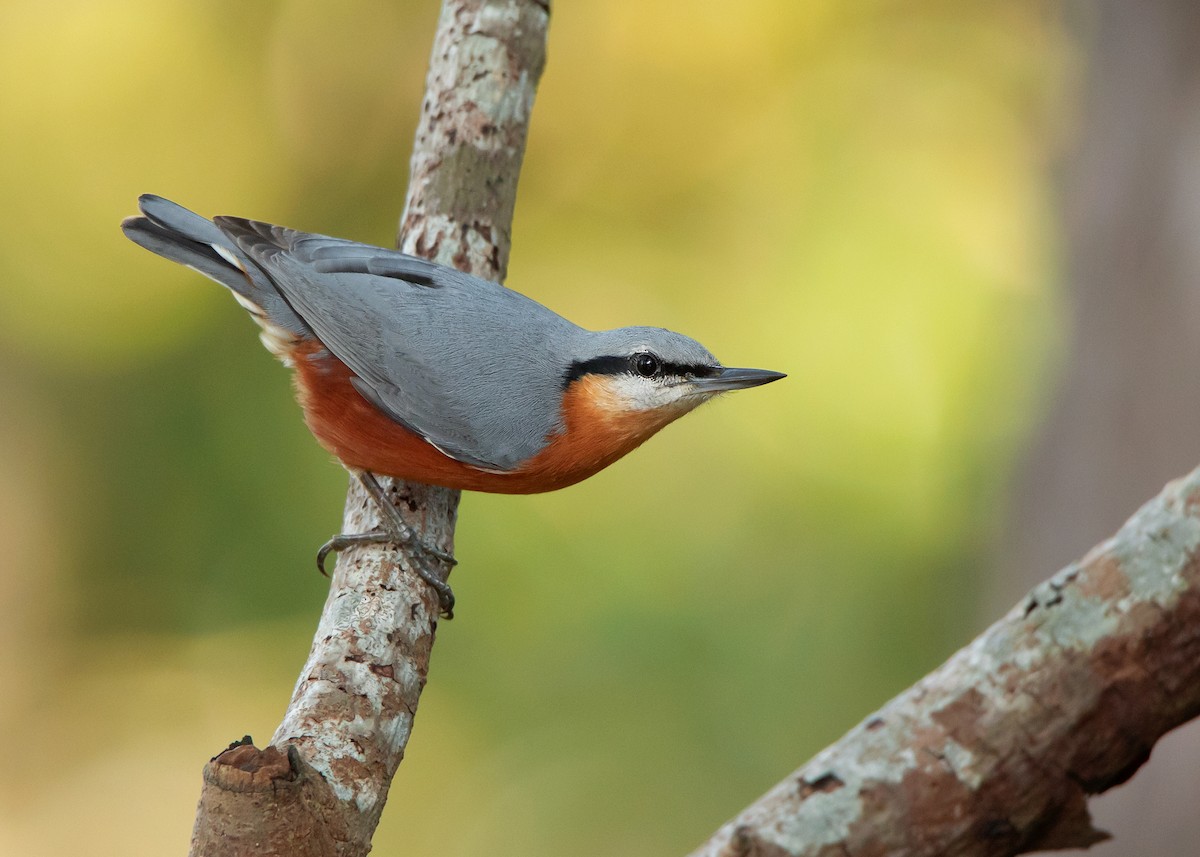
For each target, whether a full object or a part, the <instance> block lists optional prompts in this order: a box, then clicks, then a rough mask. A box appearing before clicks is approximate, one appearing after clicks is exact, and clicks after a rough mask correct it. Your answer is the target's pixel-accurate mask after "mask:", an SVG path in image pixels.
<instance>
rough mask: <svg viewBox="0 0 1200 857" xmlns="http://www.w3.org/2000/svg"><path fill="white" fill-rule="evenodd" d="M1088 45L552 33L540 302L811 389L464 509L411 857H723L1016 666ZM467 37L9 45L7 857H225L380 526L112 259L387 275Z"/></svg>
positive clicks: (137, 270) (249, 341)
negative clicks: (301, 256) (223, 764)
mask: <svg viewBox="0 0 1200 857" xmlns="http://www.w3.org/2000/svg"><path fill="white" fill-rule="evenodd" d="M1049 9H1050V7H1048V6H1046V4H1040V3H1033V2H1023V0H1022V1H1021V2H1013V3H1006V4H957V3H945V2H924V3H906V4H900V3H895V2H886V0H857V2H849V3H846V2H842V3H832V2H820V0H818V2H808V3H795V2H787V0H747V2H744V3H740V4H719V5H718V4H715V3H706V2H701V3H697V2H694V1H693V2H688V0H664V2H656V3H640V4H620V3H611V2H597V0H593V2H577V3H560V4H556V6H555V9H554V12H553V19H552V22H551V36H550V46H549V54H550V58H549V64H548V66H547V70H546V74H545V77H544V78H543V83H542V87H541V90H540V93H539V96H538V100H537V103H536V105H535V110H534V119H533V125H532V130H531V135H530V140H529V147H528V151H527V155H526V163H525V168H524V172H523V174H522V177H521V186H520V192H519V197H518V204H517V213H516V222H515V227H514V246H513V253H512V260H511V264H510V270H509V284H510V285H512V286H513V287H514V288H517V289H518V290H520V291H523V292H525V293H527V294H529V295H530V296H532V297H534V298H536V299H538V300H540V301H542V302H544V303H546V304H548V305H549V306H551V307H552V308H554V309H556V310H557V311H559V312H561V313H562V314H564V315H566V316H568V317H569V318H571V319H573V320H575V321H577V322H579V323H581V324H584V325H585V326H588V327H593V328H601V327H614V326H621V325H626V324H655V325H663V326H667V327H671V328H674V329H677V330H681V331H684V332H686V333H688V334H691V335H694V336H695V337H696V338H698V339H700V340H701V341H702V342H704V343H705V344H706V345H708V346H709V347H710V348H711V349H712V350H713V351H714V352H715V353H716V354H717V355H718V356H719V357H720V358H721V359H722V360H724V361H725V362H726V363H728V364H731V365H751V366H762V367H765V368H771V369H777V370H781V371H784V372H787V373H788V374H789V378H788V379H787V380H786V381H784V382H781V383H779V384H775V385H772V386H770V387H766V388H763V389H761V390H755V391H750V392H746V393H740V394H737V395H735V396H730V397H727V398H725V399H723V400H722V401H720V402H718V403H716V404H713V405H709V406H706V407H705V408H704V409H702V410H701V411H700V412H699V413H697V414H695V415H693V416H691V417H689V418H688V419H686V420H684V421H682V422H681V423H679V424H677V425H674V426H671V427H670V428H668V429H667V430H666V431H665V432H664V433H663V435H662V436H661V437H658V438H656V439H654V440H653V441H652V442H650V443H649V444H647V445H646V446H645V447H643V448H642V449H640V450H638V451H637V452H635V453H634V454H632V455H630V456H629V457H628V459H626V460H624V461H622V462H620V463H619V464H617V465H615V466H614V467H613V468H611V469H610V470H609V471H606V472H605V473H603V474H601V475H599V476H598V477H596V478H595V479H593V480H591V481H589V482H587V483H585V484H583V485H580V486H578V487H575V488H572V489H568V490H567V491H563V492H559V493H557V494H551V495H544V496H536V497H527V498H526V497H490V496H482V495H467V496H466V497H464V500H463V503H462V510H461V517H460V523H459V528H458V546H457V548H458V554H459V557H460V559H461V562H462V564H461V566H460V568H459V569H458V570H457V571H456V572H455V575H454V585H455V589H456V592H457V594H458V596H459V599H460V605H461V609H460V611H459V618H457V619H456V620H455V621H454V622H452V623H449V624H444V625H443V626H442V628H441V630H440V634H439V639H438V645H437V647H436V649H435V652H434V661H433V669H432V674H431V678H430V682H429V686H428V688H427V690H426V693H425V697H424V699H423V702H422V705H421V709H420V711H419V714H418V717H417V721H416V731H415V733H414V737H413V740H412V743H411V744H410V747H409V751H408V755H407V757H406V759H405V762H404V765H403V766H402V768H401V772H400V775H399V777H398V779H397V781H396V785H395V786H394V788H393V792H392V797H391V802H390V804H389V806H388V808H387V811H386V812H385V815H384V820H383V823H382V825H381V827H380V830H379V834H378V836H377V840H376V849H377V853H381V854H390V853H397V852H399V851H400V850H401V849H403V850H404V852H405V853H414V854H440V855H445V857H452V855H457V854H462V855H467V854H479V853H485V852H486V853H493V854H523V855H536V854H546V855H552V854H553V855H559V854H573V855H617V854H620V855H638V854H646V855H650V854H671V853H685V852H686V851H687V850H688V849H689V848H690V847H691V846H693V845H695V844H696V843H698V842H699V841H700V840H702V839H703V838H705V837H706V836H707V835H708V834H709V833H710V832H711V831H712V830H714V829H715V828H716V827H717V826H718V825H719V824H720V823H722V822H723V821H724V820H725V819H726V818H728V817H729V816H731V815H732V814H734V813H735V812H736V811H737V810H738V809H740V808H741V807H742V806H743V805H744V804H746V803H748V802H749V801H750V800H752V799H753V798H754V797H756V796H757V795H758V794H759V793H761V792H762V791H764V790H765V789H766V788H767V787H769V786H770V785H771V784H773V783H774V782H775V781H776V780H777V779H779V778H780V777H782V776H783V775H785V774H786V773H787V772H788V771H789V770H791V768H793V767H794V766H796V765H797V764H799V763H800V762H801V761H803V760H804V759H805V758H806V757H807V756H808V755H810V754H811V753H812V752H814V751H816V750H817V749H819V748H820V747H821V746H823V745H824V744H825V743H827V742H829V741H831V740H833V739H835V738H836V737H837V736H838V735H839V734H841V732H843V731H844V730H845V729H847V728H849V727H850V726H852V725H853V724H854V723H855V722H857V720H858V719H860V718H862V717H863V716H865V715H867V714H868V713H869V712H870V711H871V710H872V709H873V708H874V707H876V706H878V705H879V704H881V703H883V702H884V701H885V700H886V699H887V698H888V697H889V696H890V695H892V694H893V693H895V692H897V691H899V690H901V689H902V688H903V687H905V686H906V685H907V684H909V683H910V682H912V681H913V680H915V679H916V678H918V677H919V676H920V675H922V674H924V673H925V672H927V671H928V670H930V669H931V668H933V667H934V666H936V665H937V664H938V663H939V662H940V660H941V659H942V658H944V657H945V656H946V655H948V654H949V653H950V652H952V651H953V650H955V649H956V648H958V647H959V646H960V645H962V644H963V643H964V642H966V640H967V639H968V638H969V637H970V636H971V634H972V633H973V632H974V631H975V630H977V629H978V628H979V627H981V626H982V620H981V619H980V617H979V616H978V615H977V614H976V613H975V612H974V609H975V608H974V596H975V594H976V592H977V588H978V585H979V576H980V574H981V573H982V572H983V570H984V567H985V566H984V556H985V553H986V551H985V548H986V546H987V544H988V541H989V538H990V537H991V536H992V535H993V534H994V533H995V531H996V528H997V526H998V525H999V523H1000V522H999V511H998V509H999V500H1000V498H1001V496H1002V492H1003V489H1004V487H1005V480H1006V478H1007V474H1008V472H1009V468H1010V465H1011V464H1012V461H1013V459H1014V456H1015V455H1016V454H1017V453H1018V452H1019V450H1020V448H1021V444H1022V442H1023V440H1024V439H1025V437H1026V435H1027V434H1028V432H1029V429H1030V426H1031V425H1032V424H1033V423H1034V421H1035V420H1036V418H1037V414H1038V408H1039V405H1040V402H1041V393H1042V392H1043V391H1044V389H1045V385H1046V382H1047V379H1048V376H1049V374H1050V373H1051V371H1052V367H1053V365H1054V361H1053V359H1052V358H1053V356H1054V353H1055V350H1056V347H1057V342H1058V329H1059V327H1060V322H1059V319H1058V315H1057V312H1056V296H1055V291H1054V282H1055V273H1056V272H1055V253H1056V228H1057V227H1056V223H1055V217H1054V214H1053V210H1052V208H1051V201H1052V200H1051V198H1050V180H1049V163H1050V161H1051V159H1052V158H1053V156H1054V155H1055V153H1056V152H1057V150H1058V149H1059V148H1060V146H1061V145H1062V141H1063V139H1064V138H1065V136H1066V135H1067V134H1069V132H1070V128H1071V116H1072V105H1073V104H1074V100H1075V99H1074V97H1073V89H1074V80H1075V77H1076V74H1077V70H1076V65H1077V52H1076V47H1075V46H1074V45H1073V44H1072V42H1071V41H1070V39H1069V38H1068V35H1067V33H1066V32H1065V29H1064V27H1063V25H1062V22H1061V21H1060V20H1059V19H1058V18H1057V17H1056V16H1055V15H1054V14H1051V12H1050V11H1049ZM436 17H437V8H436V5H435V4H433V3H431V2H416V0H407V2H392V3H388V2H384V0H349V2H343V3H336V4H335V3H323V2H301V0H274V2H263V3H255V4H246V3H234V2H229V0H196V2H191V3H186V4H184V3H167V4H164V3H152V2H149V0H96V2H89V3H83V2H64V3H59V4H54V5H53V6H50V7H48V6H46V5H45V4H35V3H33V2H31V0H8V2H7V3H5V4H4V5H3V6H0V79H2V80H3V81H4V85H3V86H2V87H0V154H2V155H3V157H2V159H0V175H2V177H3V181H2V186H3V188H4V193H3V195H2V196H0V234H3V235H4V236H5V239H4V241H3V252H0V283H2V284H3V286H2V287H0V321H2V323H0V393H2V394H3V397H4V399H3V401H4V407H3V412H4V418H3V419H0V468H2V471H0V472H2V477H3V478H2V480H0V522H2V524H0V526H3V537H4V541H5V543H6V545H7V546H8V562H7V563H5V564H4V566H3V570H2V571H0V575H2V582H3V585H4V591H5V596H4V597H3V599H0V643H2V644H3V645H4V650H5V651H6V652H7V653H8V657H6V658H4V659H3V660H2V661H0V664H2V666H0V686H2V687H3V688H4V690H3V691H2V692H0V726H3V728H4V730H5V734H7V735H8V736H9V741H8V756H9V760H8V762H7V763H6V765H5V766H4V768H3V769H0V853H2V854H13V855H18V854H20V855H29V857H38V855H51V854H64V853H81V854H84V853H86V854H89V855H94V857H102V856H103V855H118V854H119V855H138V854H146V855H150V854H156V855H157V854H164V853H183V851H184V849H185V848H186V845H187V840H188V835H189V832H190V828H191V821H192V815H193V811H194V805H195V800H196V797H197V795H198V794H199V773H200V769H201V766H202V765H203V763H204V761H205V760H206V759H207V758H208V757H209V756H211V755H212V754H214V753H215V752H217V751H218V750H219V749H220V748H221V747H222V746H224V745H225V744H227V743H228V742H230V741H232V740H235V739H237V738H239V737H241V735H242V734H243V733H246V732H249V733H251V734H252V735H253V736H254V737H256V738H258V739H259V741H260V742H262V741H264V740H266V739H267V738H268V737H269V735H270V734H271V732H272V731H273V730H274V727H275V725H276V724H277V722H278V720H279V718H280V716H281V714H282V711H283V708H284V706H285V705H286V702H287V699H288V696H289V693H290V689H291V686H292V683H293V682H294V680H295V676H296V673H297V671H298V670H299V668H300V665H301V664H302V662H303V659H304V656H305V654H306V653H307V647H308V642H309V639H310V636H311V633H312V631H313V629H314V628H315V625H316V617H317V615H318V614H319V611H320V608H321V604H322V601H323V597H324V586H325V581H324V580H323V579H322V578H321V577H319V576H318V575H317V574H316V572H315V570H314V569H313V562H312V556H313V552H314V550H315V548H316V547H317V546H318V545H319V544H320V543H321V542H322V541H324V539H325V538H326V537H328V535H329V534H330V533H332V532H333V530H334V529H335V528H336V526H337V524H338V522H339V514H340V506H341V501H342V498H343V496H344V495H343V491H344V486H345V474H344V473H343V472H342V471H341V470H340V468H339V467H338V466H337V465H336V463H334V462H331V461H330V460H329V458H328V456H327V455H326V454H325V453H324V452H323V451H322V450H321V449H320V448H319V447H318V446H317V445H316V444H315V443H314V442H313V441H312V440H311V438H310V437H309V436H308V434H307V432H306V430H305V429H304V427H303V425H302V423H301V421H300V419H299V413H298V409H297V408H296V407H295V405H294V403H293V402H292V401H291V392H290V386H289V383H288V379H287V375H286V372H285V371H284V370H283V369H282V368H280V367H279V366H278V365H277V364H275V363H274V362H273V361H272V360H271V358H270V356H269V355H268V354H266V353H265V352H263V350H262V349H261V347H260V346H259V345H258V343H257V339H256V337H255V335H254V333H255V328H254V327H253V325H252V324H251V323H250V321H249V320H247V319H246V318H245V314H244V313H243V312H242V310H241V309H240V308H239V307H238V306H237V305H236V304H235V303H234V302H233V301H232V300H230V299H229V297H228V295H227V294H225V293H224V292H223V291H222V290H221V289H220V288H218V287H216V286H215V285H213V284H212V283H210V282H208V281H206V280H203V279H202V278H200V277H198V276H197V275H195V274H194V273H193V272H190V271H187V270H185V269H182V268H179V267H178V266H172V265H169V264H168V263H166V262H164V261H162V260H160V259H157V258H155V257H153V256H151V255H150V254H148V253H145V252H144V251H141V250H140V249H138V248H137V247H135V246H133V245H132V244H130V243H129V242H128V241H126V240H125V239H124V238H122V236H121V234H120V232H119V230H118V229H117V224H118V223H119V221H120V219H121V218H122V217H123V216H126V215H129V214H132V213H133V212H134V207H135V199H136V197H137V195H138V194H139V193H142V192H154V193H159V194H162V195H165V196H167V197H170V198H172V199H176V200H178V201H179V202H181V203H183V204H185V205H187V206H188V207H190V208H194V209H195V210H197V211H200V212H202V213H204V214H206V215H212V214H222V213H225V214H239V215H244V216H249V217H255V218H259V219H265V220H271V221H275V222H281V223H285V224H287V225H291V226H295V227H298V228H302V229H308V230H311V231H316V232H323V233H328V234H337V235H345V236H347V237H352V238H357V239H359V240H363V241H369V242H373V243H379V244H385V245H386V244H390V242H391V241H392V239H393V234H394V229H395V224H396V222H397V218H398V215H399V209H400V205H401V203H402V200H403V194H404V187H405V181H406V176H407V161H408V155H409V147H410V145H411V139H412V133H413V128H414V123H415V119H416V116H417V113H418V106H419V102H420V96H421V90H422V86H423V82H424V73H425V65H426V59H427V56H428V53H429V46H430V42H431V38H432V33H433V28H434V25H435V22H436ZM68 820H69V821H68Z"/></svg>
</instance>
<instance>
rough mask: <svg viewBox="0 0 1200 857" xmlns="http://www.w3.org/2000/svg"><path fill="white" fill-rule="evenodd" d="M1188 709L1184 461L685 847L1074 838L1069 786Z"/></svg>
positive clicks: (1153, 737) (1196, 491) (780, 851)
mask: <svg viewBox="0 0 1200 857" xmlns="http://www.w3.org/2000/svg"><path fill="white" fill-rule="evenodd" d="M1197 714H1200V470H1196V471H1194V472H1193V473H1191V474H1190V475H1189V476H1187V477H1185V478H1183V479H1180V480H1178V481H1176V482H1172V483H1171V484H1169V485H1167V486H1166V488H1164V489H1163V491H1162V493H1161V494H1160V495H1159V496H1158V497H1156V498H1155V499H1153V500H1151V501H1150V502H1149V503H1147V504H1146V505H1145V506H1144V507H1143V508H1142V509H1141V510H1140V511H1138V512H1137V514H1135V515H1134V516H1133V517H1132V518H1130V519H1129V521H1128V522H1127V523H1126V524H1125V526H1123V527H1122V528H1121V530H1120V531H1119V532H1118V533H1117V534H1116V535H1115V536H1113V537H1112V538H1111V539H1109V540H1108V541H1106V542H1104V543H1103V544H1101V545H1099V546H1097V547H1096V548H1094V549H1093V550H1092V551H1091V553H1089V554H1088V555H1087V556H1086V557H1084V558H1083V559H1082V560H1081V561H1079V562H1078V563H1075V564H1073V565H1070V566H1068V567H1067V568H1065V569H1063V570H1062V571H1060V572H1059V573H1058V574H1056V575H1055V576H1054V577H1052V578H1051V579H1050V580H1048V581H1046V582H1044V583H1042V584H1041V585H1039V586H1038V587H1036V588H1035V589H1034V590H1033V591H1032V592H1031V593H1030V594H1029V595H1028V596H1027V597H1026V598H1025V600H1024V601H1023V602H1022V603H1020V604H1018V605H1017V606H1016V607H1015V608H1014V609H1013V610H1012V611H1011V612H1010V613H1009V614H1008V615H1007V616H1005V617H1004V618H1003V619H1001V620H1000V621H999V622H997V623H996V624H995V625H993V626H992V627H991V628H989V629H988V630H987V631H985V632H984V633H983V634H982V635H980V637H979V638H978V639H976V640H975V641H974V642H973V643H971V645H969V646H967V648H965V649H963V650H962V651H960V652H959V653H958V654H956V655H955V656H954V657H952V658H951V659H950V660H949V661H947V662H946V664H944V665H943V666H942V667H941V668H940V669H938V670H937V671H936V672H934V673H931V674H930V675H928V676H926V677H925V678H924V679H922V680H921V681H920V682H918V683H917V684H916V685H914V686H913V687H912V688H910V689H909V690H908V691H906V692H905V693H903V694H901V695H900V696H898V697H896V698H895V699H893V700H892V701H891V702H889V703H888V704H887V705H885V706H884V707H883V708H882V709H880V710H879V711H878V712H877V713H876V714H874V715H873V716H871V717H869V718H867V720H865V721H864V722H863V723H861V724H860V725H859V726H857V727H856V728H855V729H853V730H851V731H850V732H849V733H848V734H847V735H846V736H845V737H843V738H842V739H841V740H840V741H839V742H837V743H836V744H834V745H832V746H831V747H829V748H827V749H826V750H824V751H823V752H821V753H820V754H818V755H817V756H816V758H814V759H813V760H812V761H810V762H809V763H808V764H807V765H805V766H804V767H802V768H800V769H799V770H798V771H796V772H794V773H793V774H791V775H790V776H789V777H788V778H787V779H785V780H784V781H783V782H781V783H780V784H779V785H777V786H775V788H773V789H772V790H771V791H770V792H768V793H767V794H766V795H764V796H763V797H762V798H761V799H760V800H759V801H758V802H756V803H755V804H753V805H752V806H750V807H749V808H748V809H746V810H745V811H744V812H742V814H741V815H739V816H738V817H737V818H735V819H734V820H733V821H730V822H729V823H728V824H726V825H725V826H724V827H722V828H721V829H720V830H719V831H718V832H717V833H716V835H715V836H713V838H712V839H710V840H709V841H708V842H707V843H705V844H704V845H703V846H702V847H701V848H700V849H699V850H697V851H696V852H694V854H693V857H750V855H759V857H767V855H769V857H787V855H822V856H823V857H825V855H837V857H844V855H849V854H852V855H856V857H858V855H884V854H903V855H909V857H916V855H939V856H940V855H981V857H982V855H989V857H990V856H991V855H1009V854H1019V853H1024V852H1027V851H1032V850H1041V849H1050V848H1066V847H1084V846H1087V845H1090V844H1092V843H1094V842H1098V841H1100V840H1101V839H1104V838H1106V834H1103V833H1100V832H1099V831H1097V830H1095V829H1094V828H1093V827H1092V825H1091V820H1090V818H1089V816H1088V812H1087V803H1086V798H1087V796H1088V795H1091V794H1097V793H1099V792H1102V791H1104V790H1106V789H1108V788H1110V787H1112V786H1114V785H1117V784H1119V783H1122V782H1124V781H1125V780H1126V779H1128V778H1129V777H1131V776H1132V775H1133V773H1134V771H1136V770H1137V769H1138V767H1140V766H1141V764H1142V763H1143V762H1145V761H1146V759H1147V758H1148V757H1149V754H1150V749H1151V748H1152V747H1153V746H1154V743H1155V742H1156V741H1157V740H1158V739H1159V738H1160V737H1162V736H1163V735H1164V734H1165V733H1167V732H1168V731H1170V730H1171V729H1174V728H1175V727H1176V726H1179V725H1180V724H1182V723H1184V722H1186V721H1187V720H1190V719H1191V718H1193V717H1195V716H1196V715H1197Z"/></svg>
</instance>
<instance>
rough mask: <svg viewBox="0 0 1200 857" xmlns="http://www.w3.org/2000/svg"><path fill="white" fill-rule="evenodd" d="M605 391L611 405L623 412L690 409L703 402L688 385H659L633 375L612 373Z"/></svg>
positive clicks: (648, 379)
mask: <svg viewBox="0 0 1200 857" xmlns="http://www.w3.org/2000/svg"><path fill="white" fill-rule="evenodd" d="M607 380H608V384H607V387H608V392H609V394H610V395H611V396H612V399H613V403H612V404H613V405H614V406H615V407H616V408H618V409H620V410H624V411H656V410H659V409H660V408H670V409H678V410H684V411H690V410H691V409H692V408H694V407H696V405H698V404H700V402H701V401H703V399H702V398H697V397H696V396H695V395H693V392H694V391H693V390H692V389H691V387H690V386H689V385H688V384H662V383H659V382H657V381H654V380H652V379H650V378H642V377H639V376H637V375H625V374H620V375H612V376H609V378H608V379H607Z"/></svg>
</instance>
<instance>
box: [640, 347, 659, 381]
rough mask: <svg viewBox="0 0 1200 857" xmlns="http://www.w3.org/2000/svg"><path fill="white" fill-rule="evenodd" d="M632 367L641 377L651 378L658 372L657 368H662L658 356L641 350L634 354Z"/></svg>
mask: <svg viewBox="0 0 1200 857" xmlns="http://www.w3.org/2000/svg"><path fill="white" fill-rule="evenodd" d="M633 368H634V369H635V370H637V373H638V374H639V375H641V376H642V377H643V378H653V377H654V376H655V375H657V374H658V370H659V369H661V368H662V364H661V363H659V361H658V358H657V357H655V356H654V355H653V354H651V353H649V352H648V351H643V352H642V353H641V354H637V355H634V358H633Z"/></svg>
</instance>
